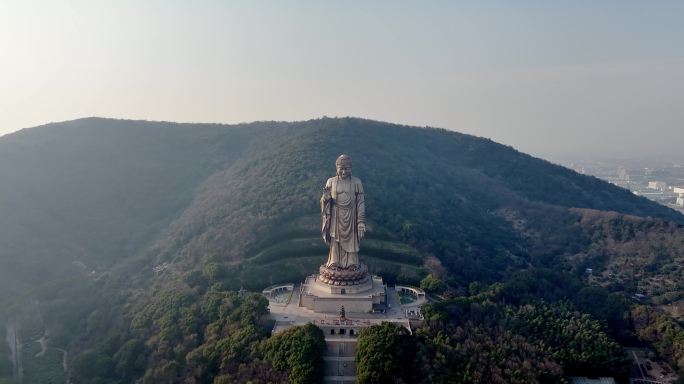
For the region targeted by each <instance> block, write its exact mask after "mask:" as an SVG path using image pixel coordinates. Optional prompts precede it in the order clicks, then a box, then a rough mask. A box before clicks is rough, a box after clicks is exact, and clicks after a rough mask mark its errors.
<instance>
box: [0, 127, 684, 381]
mask: <svg viewBox="0 0 684 384" xmlns="http://www.w3.org/2000/svg"><path fill="white" fill-rule="evenodd" d="M342 152H344V153H347V154H349V155H350V156H351V157H352V160H353V163H354V174H355V175H356V176H358V177H359V178H361V180H362V181H363V183H364V188H365V191H366V194H367V196H366V204H367V216H368V218H369V231H368V235H367V239H366V240H364V243H363V245H362V250H361V253H362V255H361V258H362V260H363V261H364V262H366V263H367V264H369V267H370V269H371V271H372V272H374V273H380V274H382V275H383V276H384V277H385V279H386V280H387V281H388V282H390V283H394V282H402V283H408V284H414V285H419V284H420V283H421V281H423V282H424V284H425V286H426V287H429V288H430V290H431V292H435V293H439V294H441V295H444V297H446V298H452V299H453V298H454V297H464V298H468V300H470V301H469V303H471V304H472V305H473V306H475V307H477V305H485V304H483V303H484V302H483V301H482V300H480V299H473V298H472V297H476V296H478V295H480V294H482V293H483V292H490V293H489V295H490V296H488V297H489V298H488V299H487V300H489V301H490V302H492V303H494V304H493V305H494V307H495V308H494V307H493V309H492V310H493V312H492V316H491V317H490V319H489V320H488V321H491V322H492V325H494V326H495V329H496V330H497V331H496V332H494V333H489V332H488V331H486V330H485V329H483V328H482V327H483V323H482V318H481V317H478V316H480V315H477V316H473V317H472V319H471V321H470V322H467V321H464V322H452V320H453V319H451V317H457V316H456V315H455V313H456V312H458V311H460V309H459V310H458V311H456V312H453V311H452V309H453V308H456V309H458V308H461V306H460V304H458V305H455V304H454V305H451V304H450V306H449V307H448V308H446V309H444V310H435V311H434V313H435V316H436V317H435V319H433V320H434V322H432V323H431V325H430V327H429V328H428V329H426V330H425V331H424V332H425V333H424V335H425V336H421V337H423V338H422V339H419V341H418V342H419V343H422V344H421V345H422V347H421V348H422V349H419V350H418V351H419V353H421V354H419V355H417V356H419V357H420V358H421V359H423V361H426V364H427V361H431V356H432V353H436V352H435V351H442V348H446V349H447V350H448V349H449V348H452V347H454V348H455V346H457V345H460V344H463V343H466V344H467V343H470V342H471V341H472V340H471V339H469V338H467V337H460V336H458V335H459V334H461V335H462V332H466V331H464V330H467V332H470V331H472V334H473V335H475V336H473V337H475V338H476V339H477V340H479V341H478V342H480V343H481V344H482V345H497V344H502V343H503V344H506V345H509V346H510V345H519V346H520V348H521V350H524V351H527V352H526V353H527V356H531V357H529V359H528V360H529V361H528V360H526V359H524V358H521V357H520V356H517V355H515V352H514V349H507V350H503V351H502V356H510V359H512V360H510V361H517V360H516V359H519V358H520V359H521V360H520V361H528V362H533V363H530V364H532V365H531V367H533V368H530V369H531V370H530V371H529V372H528V373H530V372H532V371H534V370H536V371H538V372H542V373H543V372H546V373H548V374H549V375H550V377H556V376H557V375H558V374H559V372H575V371H577V372H580V371H581V372H584V371H591V372H594V371H596V372H608V373H611V372H618V373H619V372H622V371H621V369H622V368H621V367H622V366H621V364H622V361H612V360H610V359H609V358H605V359H604V358H603V357H606V355H605V353H606V351H608V352H611V351H613V349H611V348H614V345H613V344H611V343H612V340H613V339H619V340H621V341H624V340H635V337H637V335H636V334H635V333H634V332H631V330H630V325H629V322H628V321H627V320H625V319H626V318H629V315H628V313H629V305H627V306H626V307H625V302H624V300H625V299H624V297H625V296H624V295H625V294H626V295H628V296H629V295H631V294H633V293H635V292H646V293H648V294H649V297H653V300H654V301H657V302H656V304H659V303H660V304H663V303H668V304H669V303H676V302H677V301H678V300H680V299H681V296H684V295H680V293H681V292H684V288H682V287H680V286H679V285H680V284H679V283H678V282H680V281H682V279H681V273H682V271H681V268H680V267H679V266H680V265H681V262H680V261H681V256H682V255H681V252H682V249H683V248H682V243H681V241H682V240H681V239H682V233H683V231H684V229H683V228H682V223H684V217H683V216H682V215H680V214H678V213H677V212H675V211H672V210H670V209H668V208H665V207H662V206H660V205H657V204H655V203H653V202H650V201H648V200H647V199H645V198H641V197H637V196H634V195H632V194H631V193H630V192H629V191H626V190H623V189H620V188H618V187H615V186H612V185H610V184H607V183H604V182H602V181H600V180H598V179H596V178H593V177H588V176H583V175H579V174H576V173H574V172H572V171H570V170H567V169H565V168H562V167H559V166H556V165H553V164H551V163H548V162H546V161H543V160H539V159H535V158H533V157H531V156H528V155H525V154H522V153H520V152H517V151H515V150H514V149H512V148H510V147H506V146H502V145H500V144H497V143H494V142H492V141H490V140H487V139H482V138H477V137H473V136H469V135H463V134H459V133H455V132H449V131H446V130H441V129H433V128H415V127H407V126H400V125H393V124H387V123H381V122H375V121H368V120H362V119H353V118H345V119H328V118H324V119H318V120H311V121H306V122H299V123H278V122H258V123H251V124H240V125H234V126H227V125H213V124H173V123H161V122H140V121H125V120H109V119H96V118H91V119H82V120H76V121H72V122H65V123H59V124H50V125H48V126H44V127H39V128H34V129H28V130H24V131H21V132H18V133H15V134H11V135H7V136H4V137H2V138H0V179H2V180H7V182H3V183H0V244H3V247H1V248H0V292H2V293H0V304H2V309H3V310H4V312H5V314H8V315H9V316H12V314H13V313H15V312H16V311H17V310H18V309H19V308H21V307H22V303H24V302H26V301H29V300H31V301H33V300H37V301H38V302H39V303H40V308H41V311H42V313H43V316H44V318H45V322H46V323H47V325H48V327H49V328H50V331H51V338H50V344H51V345H52V346H56V347H61V348H65V349H67V350H68V351H69V356H71V359H70V364H71V365H70V366H71V370H72V372H73V378H74V382H75V383H95V382H97V383H124V382H131V381H132V380H134V379H140V380H142V381H143V382H183V380H194V382H197V383H211V382H213V381H214V380H219V381H217V382H222V381H221V380H223V382H246V381H248V380H252V381H253V382H255V383H256V382H268V381H269V380H271V381H279V380H280V381H282V380H283V378H284V377H288V378H289V380H292V381H296V380H295V379H293V377H308V378H307V379H302V380H303V381H302V382H311V380H313V381H314V382H315V379H312V378H313V377H315V376H316V375H317V372H319V371H318V369H319V368H318V367H316V366H304V365H302V363H301V361H298V360H296V359H294V360H292V361H289V360H288V362H287V364H284V363H283V362H282V359H280V358H277V356H281V355H282V354H283V353H285V352H287V351H289V349H288V348H290V347H288V346H290V341H288V339H282V340H280V343H281V344H277V345H276V344H274V343H276V341H271V340H278V339H269V338H268V337H267V333H266V332H265V331H264V329H265V328H264V327H266V326H267V324H265V323H264V321H265V318H264V314H265V307H264V305H265V304H264V303H263V301H261V300H260V299H259V298H258V297H257V296H254V295H249V294H247V295H246V296H244V295H242V294H240V295H239V294H238V293H237V291H238V289H240V288H246V289H247V290H254V291H258V290H260V289H261V288H263V287H265V286H268V285H271V284H275V283H280V282H296V281H301V279H302V278H303V277H304V276H305V275H307V274H309V273H311V272H313V271H314V270H315V269H316V267H317V266H318V265H319V264H320V263H321V262H322V261H323V260H324V259H325V252H326V250H325V247H324V245H323V243H322V241H321V240H320V235H319V222H318V221H319V217H318V209H319V206H318V199H319V197H320V193H321V188H322V186H323V183H324V181H325V180H326V178H328V177H330V176H332V175H333V174H334V161H335V158H336V157H337V156H338V155H339V154H340V153H342ZM607 212H612V213H607ZM154 267H157V268H155V269H153V268H154ZM586 268H592V269H593V271H594V272H593V274H592V276H591V277H590V279H589V282H591V283H592V284H595V285H598V286H600V287H594V288H595V290H593V291H592V290H589V291H587V290H584V289H583V287H584V284H585V283H586V282H587V281H586V280H587V279H585V270H586ZM428 275H430V277H429V278H427V279H425V278H426V276H428ZM497 284H499V285H497ZM497 287H500V288H501V287H502V288H501V290H497V289H498V288H497ZM599 288H600V289H599ZM597 289H598V290H597ZM492 295H493V296H492ZM539 300H544V302H545V303H546V304H535V305H537V307H536V309H530V310H529V312H526V309H525V308H527V307H525V306H526V305H528V304H530V303H539V302H540V301H539ZM565 301H569V302H570V304H567V303H566V304H563V303H564V302H565ZM596 302H598V303H602V304H603V305H602V306H600V307H595V306H593V305H591V303H596ZM452 304H453V303H452ZM475 304H477V305H475ZM469 305H470V304H469ZM487 305H489V304H486V305H485V307H486V306H487ZM506 305H510V306H512V307H510V308H508V307H506ZM449 308H451V309H449ZM487 308H489V307H487ZM572 308H577V309H578V310H579V311H581V312H582V313H585V314H587V316H590V318H586V317H583V316H584V315H581V314H580V315H575V313H574V312H573V311H572ZM539 311H541V312H539ZM458 313H460V312H458ZM478 313H479V312H478ZM626 314H627V315H626ZM547 315H548V316H551V315H553V316H556V317H557V319H558V322H559V324H561V325H560V327H561V328H560V329H559V331H562V330H563V329H564V327H565V325H562V324H570V325H572V326H581V327H585V328H586V329H587V332H588V333H587V334H586V336H587V337H588V339H587V340H594V341H596V342H597V343H598V344H596V345H594V346H595V347H596V348H595V350H596V353H597V355H592V356H603V357H601V358H600V359H599V360H601V362H600V363H601V364H604V366H600V367H595V366H591V365H588V363H587V362H586V361H585V360H581V359H580V360H578V359H576V358H575V356H574V355H573V352H572V351H570V352H568V351H565V350H564V349H563V348H562V347H560V346H558V345H556V344H553V343H551V342H550V341H549V340H546V339H545V336H544V335H543V333H541V334H540V335H537V334H536V333H533V334H526V333H525V332H527V331H529V330H528V329H527V328H525V327H524V326H523V325H521V324H523V323H524V322H525V321H528V320H529V319H533V318H537V317H540V316H541V317H544V316H546V317H548V316H547ZM444 316H446V317H445V318H443V317H444ZM450 319H451V320H450ZM431 321H432V320H431ZM458 321H460V320H458ZM595 321H598V322H601V324H602V325H603V324H605V325H606V329H605V334H606V335H608V336H609V338H604V336H603V335H604V333H602V332H604V330H603V329H598V328H597V325H596V324H597V323H595ZM570 325H568V326H570ZM439 327H442V331H441V332H444V330H448V331H449V332H452V331H453V332H455V334H454V335H455V336H453V338H450V339H448V340H443V341H440V342H443V343H446V344H444V345H441V344H440V345H436V344H434V343H436V342H437V339H438V337H437V336H438V335H439V334H440V333H439V332H440V330H439V329H440V328H439ZM526 330H527V331H526ZM621 330H624V332H622V331H621ZM298 332H299V331H298ZM459 332H461V333H459ZM467 332H466V333H467ZM535 332H536V331H535ZM540 332H541V331H540ZM630 332H631V333H630ZM521 335H522V336H521ZM287 337H292V338H296V339H302V340H307V342H308V343H310V344H309V347H310V349H308V350H301V351H299V352H297V353H300V352H301V353H312V352H311V351H315V350H316V348H318V347H317V344H316V343H317V342H316V340H317V336H316V335H315V334H312V333H311V332H310V330H307V331H305V332H304V333H297V332H295V333H293V334H292V335H289V334H288V336H287ZM440 337H441V336H440ZM459 337H460V338H459ZM520 337H524V338H525V339H526V340H527V341H525V342H524V343H523V342H522V341H521V340H520ZM611 338H612V339H611ZM516 348H517V347H516ZM554 348H555V349H554ZM592 348H593V347H592ZM550 350H552V351H554V352H553V353H554V356H556V357H554V358H553V359H550V358H548V357H547V354H548V353H550V352H549V351H550ZM284 351H285V352H284ZM470 352H472V356H483V355H485V354H486V353H487V351H486V350H471V351H470ZM470 352H469V353H470ZM566 352H567V353H566ZM449 353H451V352H449ZM459 353H461V352H459ZM459 353H455V354H449V355H448V356H450V357H449V358H453V361H451V362H452V363H453V365H454V366H455V367H457V366H460V365H458V364H465V365H463V367H468V366H470V365H468V364H471V363H472V362H471V363H468V362H467V361H466V360H463V359H465V357H464V356H463V355H462V354H459ZM601 353H603V355H601ZM558 356H561V357H558ZM274 361H275V363H274ZM510 361H509V360H506V358H503V360H501V361H488V364H490V366H491V367H492V369H494V367H497V368H496V369H500V371H501V372H506V369H508V367H507V365H506V364H508V363H507V362H510ZM436 363H437V362H435V364H436ZM426 369H428V368H426ZM430 369H433V370H434V372H432V371H431V372H432V373H430V375H433V374H434V375H437V376H438V375H440V374H441V373H439V369H440V368H439V367H433V368H430ZM464 369H465V368H464ZM466 371H467V370H466ZM464 372H465V371H464ZM467 372H469V373H468V375H471V376H463V377H464V378H465V379H464V380H466V379H467V378H472V377H476V378H477V377H480V376H477V375H480V374H481V372H480V373H478V372H476V371H467ZM526 372H527V371H526ZM546 373H544V374H546ZM403 374H404V375H405V377H410V375H411V374H412V373H411V372H404V373H403ZM526 374H527V373H524V374H523V376H521V377H528V376H525V375H526ZM530 374H532V373H530ZM472 375H475V376H472ZM437 376H435V377H437ZM369 377H372V375H370V376H369ZM426 377H432V376H426ZM482 377H484V376H482ZM482 377H481V379H482V380H485V381H486V380H489V379H487V378H491V377H489V376H487V378H482ZM501 377H504V376H501ZM529 377H532V376H529ZM445 380H446V379H445ZM492 380H494V379H493V378H492ZM497 380H498V379H497ZM540 380H541V379H540ZM447 381H448V380H447Z"/></svg>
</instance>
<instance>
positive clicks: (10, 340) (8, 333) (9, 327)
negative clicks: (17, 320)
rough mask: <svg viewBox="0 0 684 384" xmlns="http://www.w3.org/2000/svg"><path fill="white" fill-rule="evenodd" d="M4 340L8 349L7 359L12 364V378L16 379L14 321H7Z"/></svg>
mask: <svg viewBox="0 0 684 384" xmlns="http://www.w3.org/2000/svg"><path fill="white" fill-rule="evenodd" d="M5 340H6V341H7V345H9V348H10V355H9V359H10V361H11V362H12V377H13V378H16V377H17V372H18V370H17V333H16V329H15V325H14V319H12V320H8V321H7V324H6V326H5Z"/></svg>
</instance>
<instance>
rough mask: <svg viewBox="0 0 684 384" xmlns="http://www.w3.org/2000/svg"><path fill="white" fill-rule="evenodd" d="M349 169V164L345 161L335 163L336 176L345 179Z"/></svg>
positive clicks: (350, 169) (348, 174)
mask: <svg viewBox="0 0 684 384" xmlns="http://www.w3.org/2000/svg"><path fill="white" fill-rule="evenodd" d="M351 171H352V168H351V164H349V163H346V162H345V163H339V164H337V176H339V177H341V178H343V179H346V178H348V177H350V176H351Z"/></svg>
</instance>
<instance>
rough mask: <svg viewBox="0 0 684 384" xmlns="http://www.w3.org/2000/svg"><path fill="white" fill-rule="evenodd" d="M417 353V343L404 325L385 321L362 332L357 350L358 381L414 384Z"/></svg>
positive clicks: (369, 383)
mask: <svg viewBox="0 0 684 384" xmlns="http://www.w3.org/2000/svg"><path fill="white" fill-rule="evenodd" d="M414 352H415V344H414V340H413V338H412V337H411V335H410V334H409V332H408V330H407V329H406V328H404V327H402V326H399V325H395V324H393V323H388V322H383V323H381V324H379V325H374V326H371V327H368V328H366V329H364V330H362V331H361V333H360V334H359V341H358V347H357V350H356V362H357V363H356V380H357V382H358V383H360V384H376V383H377V384H380V383H387V384H389V383H409V382H411V368H410V367H411V365H412V360H413V356H414Z"/></svg>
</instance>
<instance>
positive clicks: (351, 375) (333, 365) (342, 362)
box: [323, 336, 356, 384]
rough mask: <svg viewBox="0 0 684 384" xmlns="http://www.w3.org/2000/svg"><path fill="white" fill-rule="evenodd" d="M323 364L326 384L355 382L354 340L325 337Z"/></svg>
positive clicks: (352, 383) (351, 338)
mask: <svg viewBox="0 0 684 384" xmlns="http://www.w3.org/2000/svg"><path fill="white" fill-rule="evenodd" d="M325 344H326V347H327V348H326V351H325V356H323V361H324V362H325V376H324V377H323V382H324V383H326V384H354V383H355V382H356V361H355V357H356V338H355V337H344V336H341V337H335V336H332V337H326V339H325Z"/></svg>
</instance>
